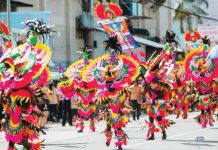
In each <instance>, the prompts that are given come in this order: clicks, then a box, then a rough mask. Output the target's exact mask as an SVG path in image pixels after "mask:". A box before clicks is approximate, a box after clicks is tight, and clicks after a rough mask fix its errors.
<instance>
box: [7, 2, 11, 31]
mask: <svg viewBox="0 0 218 150" xmlns="http://www.w3.org/2000/svg"><path fill="white" fill-rule="evenodd" d="M7 25H8V28H9V30H10V31H11V0H7Z"/></svg>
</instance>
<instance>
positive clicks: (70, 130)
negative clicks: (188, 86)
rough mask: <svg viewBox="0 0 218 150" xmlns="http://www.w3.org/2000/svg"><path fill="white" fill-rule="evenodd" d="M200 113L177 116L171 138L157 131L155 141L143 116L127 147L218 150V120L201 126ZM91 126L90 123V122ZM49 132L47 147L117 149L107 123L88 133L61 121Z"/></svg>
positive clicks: (1, 147) (0, 147)
mask: <svg viewBox="0 0 218 150" xmlns="http://www.w3.org/2000/svg"><path fill="white" fill-rule="evenodd" d="M195 116H196V113H192V114H190V118H189V119H187V120H182V119H175V116H174V115H172V116H170V118H172V119H175V121H176V124H175V125H173V126H172V127H171V128H169V129H168V130H167V136H168V138H167V140H165V141H162V140H161V134H160V133H157V134H156V140H155V141H146V140H145V135H146V131H147V128H145V129H144V130H142V126H143V119H144V118H147V116H143V118H141V120H140V123H139V124H136V123H129V124H128V126H127V128H126V129H125V131H126V133H127V134H128V136H129V138H130V139H129V140H128V145H127V146H125V147H124V149H125V150H160V149H161V150H218V123H217V122H216V123H215V124H214V127H208V128H206V129H201V128H200V127H199V126H198V124H197V123H196V122H195V120H194V119H193V118H194V117H195ZM86 126H88V124H86ZM48 127H49V129H48V130H47V131H46V132H47V134H46V135H45V136H42V138H43V139H46V141H45V144H46V147H45V148H44V149H45V150H114V149H115V147H114V144H113V143H114V141H115V140H116V139H113V140H112V143H111V146H110V147H106V146H105V137H104V134H102V133H101V131H103V129H104V122H99V123H98V124H97V132H95V133H92V132H90V131H89V129H88V127H87V128H86V130H85V131H84V133H77V132H76V129H74V127H69V126H66V127H61V125H60V124H49V125H48ZM197 137H203V139H204V141H202V142H197V141H196V138H197ZM3 138H4V134H3V133H0V150H6V147H7V144H6V142H5V141H4V140H3Z"/></svg>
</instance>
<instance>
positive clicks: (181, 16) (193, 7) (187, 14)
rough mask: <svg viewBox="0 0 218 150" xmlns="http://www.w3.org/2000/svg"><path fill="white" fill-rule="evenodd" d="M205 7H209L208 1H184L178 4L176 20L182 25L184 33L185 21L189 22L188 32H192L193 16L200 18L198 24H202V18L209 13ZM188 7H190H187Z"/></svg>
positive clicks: (181, 28) (181, 29)
mask: <svg viewBox="0 0 218 150" xmlns="http://www.w3.org/2000/svg"><path fill="white" fill-rule="evenodd" d="M203 5H205V6H206V8H208V7H209V3H208V0H182V1H181V2H179V3H178V5H177V7H176V9H175V15H174V20H178V21H179V23H180V31H181V32H182V33H184V26H183V24H184V21H186V22H187V25H188V30H191V16H192V15H193V14H194V15H196V16H197V17H198V23H201V22H202V20H201V17H200V16H205V15H207V12H205V10H204V9H203V8H202V6H203ZM187 6H188V7H187Z"/></svg>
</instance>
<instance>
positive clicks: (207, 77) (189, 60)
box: [184, 37, 218, 128]
mask: <svg viewBox="0 0 218 150" xmlns="http://www.w3.org/2000/svg"><path fill="white" fill-rule="evenodd" d="M202 41H203V42H201V43H200V44H196V45H195V46H191V47H189V48H190V49H189V50H190V52H189V53H188V54H187V56H186V58H185V62H184V68H185V72H186V75H187V76H188V78H190V79H191V80H192V81H193V82H194V84H195V85H194V87H195V89H196V93H197V95H198V97H197V109H198V110H200V112H201V113H200V115H198V116H197V117H196V120H197V121H198V123H199V124H200V125H201V127H202V128H205V127H206V126H207V125H208V124H209V125H210V126H213V122H214V121H215V120H214V118H213V112H214V110H215V109H216V103H217V102H216V101H215V100H214V98H213V95H214V91H213V90H215V89H214V86H213V87H212V83H213V80H214V79H216V78H217V76H218V72H217V71H216V70H217V69H218V65H217V62H218V59H217V58H208V54H209V51H210V48H209V43H208V42H209V40H208V39H207V37H205V38H203V39H202ZM213 85H214V84H213Z"/></svg>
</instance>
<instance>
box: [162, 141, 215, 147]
mask: <svg viewBox="0 0 218 150" xmlns="http://www.w3.org/2000/svg"><path fill="white" fill-rule="evenodd" d="M166 141H169V142H170V141H172V142H183V143H181V144H184V145H190V146H206V147H207V146H208V147H214V146H216V145H211V143H218V141H201V142H196V140H166ZM184 142H185V143H184ZM208 143H210V144H208Z"/></svg>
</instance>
